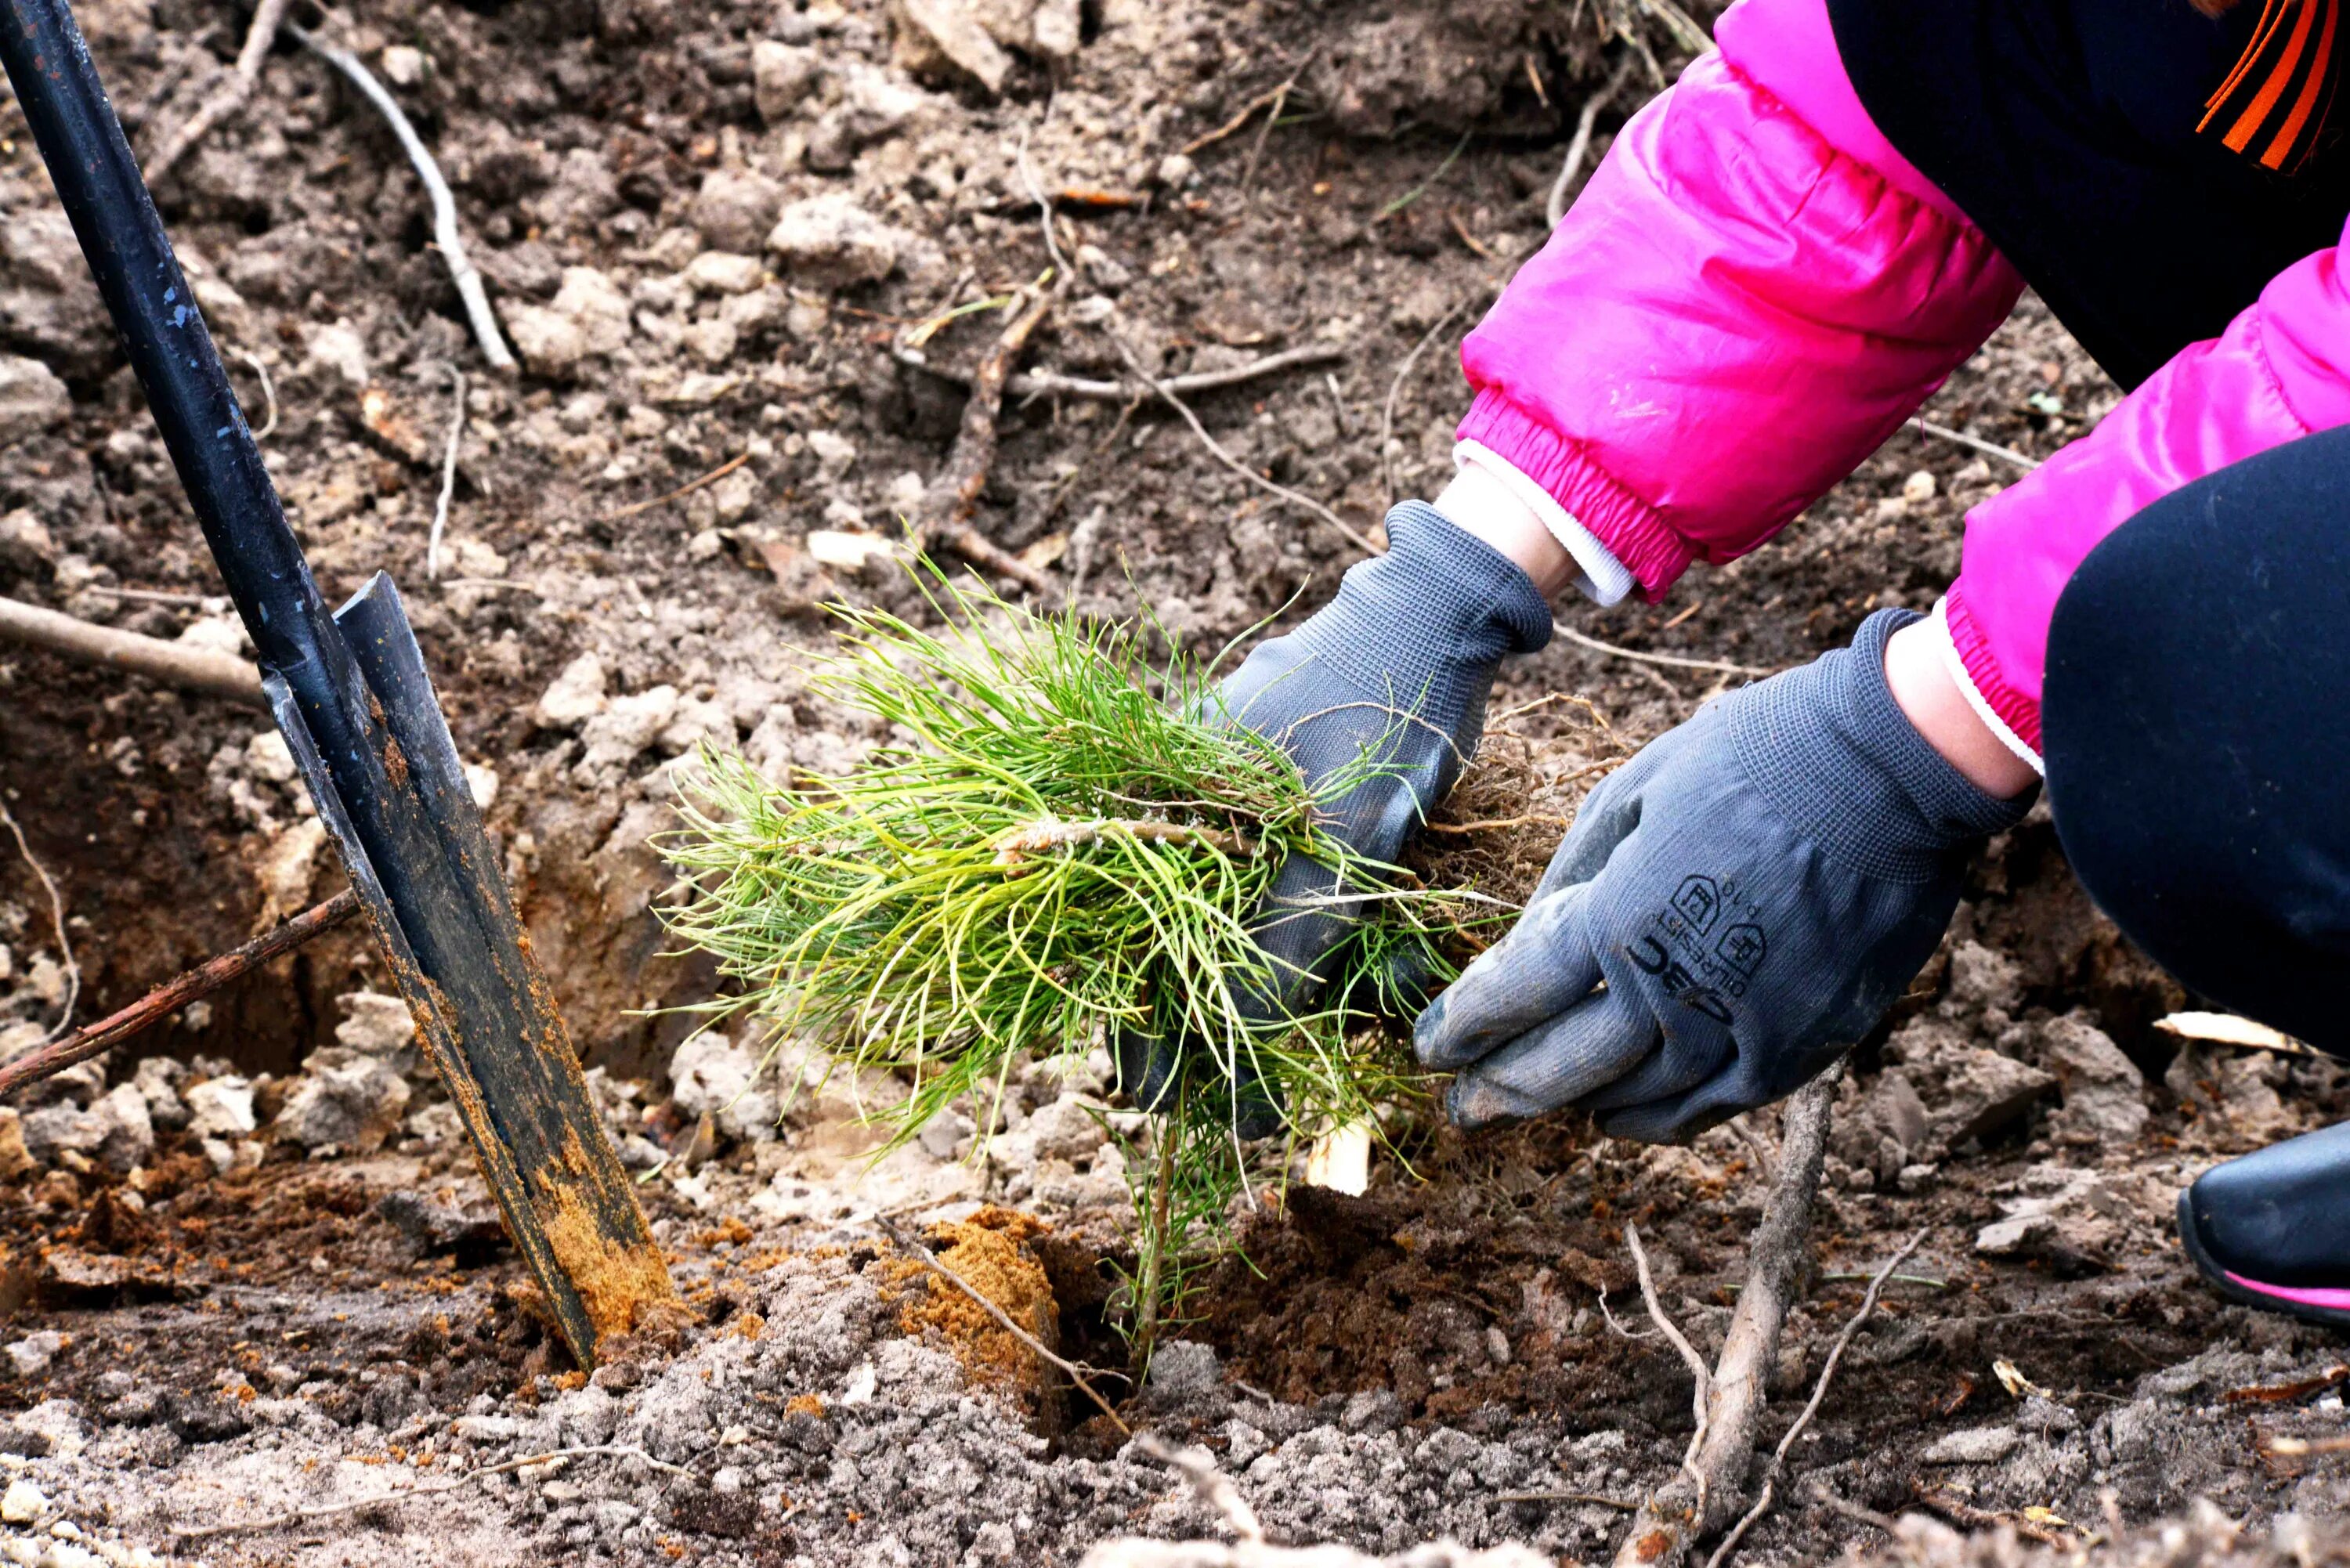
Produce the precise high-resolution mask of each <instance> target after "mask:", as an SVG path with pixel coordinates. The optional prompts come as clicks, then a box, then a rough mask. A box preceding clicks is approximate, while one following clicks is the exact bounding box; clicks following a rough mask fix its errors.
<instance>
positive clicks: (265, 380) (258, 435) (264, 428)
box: [236, 348, 277, 441]
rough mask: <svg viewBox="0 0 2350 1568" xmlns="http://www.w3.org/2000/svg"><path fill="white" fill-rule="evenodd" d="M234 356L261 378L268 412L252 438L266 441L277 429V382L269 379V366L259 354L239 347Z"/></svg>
mask: <svg viewBox="0 0 2350 1568" xmlns="http://www.w3.org/2000/svg"><path fill="white" fill-rule="evenodd" d="M236 357H237V358H240V359H242V360H244V362H245V363H246V364H247V365H249V366H251V367H252V368H253V373H254V374H255V376H257V377H259V378H260V379H261V400H262V402H263V403H264V404H265V406H266V407H267V409H268V410H269V412H268V415H267V417H265V419H263V421H261V428H260V429H259V430H257V431H254V432H253V439H254V440H255V441H267V440H268V439H269V438H270V437H271V436H272V435H275V434H276V431H277V384H276V382H275V381H272V380H271V379H269V367H268V366H266V365H265V364H263V363H262V362H261V357H260V356H259V355H257V354H252V353H248V352H246V351H245V350H244V349H243V348H240V349H238V350H237V351H236Z"/></svg>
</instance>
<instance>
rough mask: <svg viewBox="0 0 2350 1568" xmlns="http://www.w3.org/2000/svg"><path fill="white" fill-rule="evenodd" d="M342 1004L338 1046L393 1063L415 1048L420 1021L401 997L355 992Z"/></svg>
mask: <svg viewBox="0 0 2350 1568" xmlns="http://www.w3.org/2000/svg"><path fill="white" fill-rule="evenodd" d="M338 1002H340V1003H341V1006H342V1009H343V1021H342V1022H341V1023H338V1024H336V1025H335V1044H338V1045H342V1046H345V1047H348V1049H350V1050H353V1051H357V1052H359V1054H361V1055H364V1056H382V1057H386V1058H389V1059H399V1058H402V1057H404V1056H406V1055H407V1054H409V1053H411V1051H412V1050H413V1049H414V1048H415V1045H416V1019H415V1017H414V1015H413V1014H411V1012H409V1011H408V1003H407V1002H404V1001H402V1000H400V998H399V997H397V996H385V995H383V994H382V993H381V992H373V991H354V992H349V993H348V994H347V995H345V996H342V997H340V998H338Z"/></svg>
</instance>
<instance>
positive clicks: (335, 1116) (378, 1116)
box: [276, 1045, 409, 1154]
mask: <svg viewBox="0 0 2350 1568" xmlns="http://www.w3.org/2000/svg"><path fill="white" fill-rule="evenodd" d="M408 1092H409V1091H408V1082H407V1080H406V1079H404V1078H402V1077H401V1076H400V1075H399V1074H398V1073H396V1072H394V1071H393V1070H392V1069H391V1068H390V1066H389V1065H387V1064H384V1063H383V1062H381V1061H380V1060H378V1059H377V1058H375V1057H373V1056H368V1055H362V1054H360V1053H359V1052H357V1051H352V1050H348V1049H346V1048H344V1047H342V1046H338V1045H331V1046H328V1047H327V1048H326V1049H324V1050H320V1051H313V1052H312V1053H311V1054H310V1059H309V1060H308V1061H307V1062H305V1063H303V1064H302V1078H301V1081H300V1082H299V1083H297V1084H296V1085H294V1092H293V1093H292V1094H290V1095H288V1096H286V1108H285V1109H284V1110H282V1111H280V1112H279V1113H278V1114H277V1121H276V1136H277V1137H279V1138H280V1139H281V1140H284V1141H286V1142H290V1143H296V1144H299V1145H301V1146H302V1147H304V1148H307V1149H326V1148H334V1149H338V1150H344V1151H350V1150H358V1151H359V1152H361V1153H370V1154H371V1153H373V1152H374V1151H375V1150H377V1149H379V1148H381V1147H383V1145H384V1140H385V1139H387V1138H389V1137H391V1135H392V1134H393V1133H394V1132H395V1131H397V1130H398V1129H399V1127H400V1116H401V1114H402V1113H403V1112H405V1111H406V1110H407V1109H408Z"/></svg>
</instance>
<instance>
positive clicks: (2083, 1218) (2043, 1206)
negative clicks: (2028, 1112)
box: [1975, 1165, 2129, 1269]
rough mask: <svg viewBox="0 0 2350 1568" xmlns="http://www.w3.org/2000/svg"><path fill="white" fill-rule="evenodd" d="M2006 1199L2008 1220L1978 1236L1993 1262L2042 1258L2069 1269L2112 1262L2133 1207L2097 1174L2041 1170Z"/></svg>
mask: <svg viewBox="0 0 2350 1568" xmlns="http://www.w3.org/2000/svg"><path fill="white" fill-rule="evenodd" d="M2017 1187H2019V1188H2021V1189H2022V1190H2021V1191H2020V1192H2017V1191H2016V1190H2015V1189H2008V1191H2009V1192H2010V1194H2011V1195H2010V1196H2005V1197H2002V1198H2001V1199H2000V1204H1999V1206H2000V1210H2001V1212H2002V1215H2003V1216H2004V1218H2002V1219H1999V1220H1993V1221H1992V1222H1991V1224H1989V1225H1986V1226H1984V1227H1983V1228H1982V1230H1981V1231H1979V1232H1977V1233H1976V1236H1975V1251H1977V1252H1980V1253H1981V1254H1982V1255H1983V1256H1985V1257H1991V1258H2041V1259H2046V1260H2048V1261H2050V1262H2054V1263H2057V1264H2059V1265H2063V1266H2064V1267H2069V1268H2075V1269H2079V1268H2091V1269H2094V1268H2096V1267H2100V1266H2103V1265H2104V1264H2106V1263H2107V1262H2110V1261H2111V1260H2112V1259H2113V1257H2114V1255H2115V1253H2116V1250H2117V1249H2118V1247H2119V1245H2120V1243H2121V1241H2122V1240H2123V1239H2124V1236H2125V1233H2126V1226H2127V1223H2128V1220H2129V1206H2128V1204H2127V1203H2126V1201H2125V1200H2124V1199H2122V1197H2121V1196H2120V1195H2119V1194H2117V1193H2116V1192H2115V1191H2114V1190H2113V1189H2111V1188H2109V1187H2108V1186H2106V1183H2105V1182H2104V1181H2103V1180H2102V1179H2099V1178H2098V1177H2097V1176H2096V1175H2095V1173H2094V1172H2090V1171H2081V1170H2068V1169H2066V1168H2064V1167H2062V1166H2054V1165H2038V1166H2033V1168H2031V1169H2030V1170H2028V1171H2026V1172H2025V1173H2024V1176H2023V1178H2022V1181H2021V1182H2019V1183H2018V1184H2017Z"/></svg>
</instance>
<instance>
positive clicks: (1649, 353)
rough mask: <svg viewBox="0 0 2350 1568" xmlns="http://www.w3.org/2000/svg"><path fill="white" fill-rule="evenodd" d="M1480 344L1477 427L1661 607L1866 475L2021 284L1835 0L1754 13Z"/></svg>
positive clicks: (1614, 153) (1648, 124)
mask: <svg viewBox="0 0 2350 1568" xmlns="http://www.w3.org/2000/svg"><path fill="white" fill-rule="evenodd" d="M1715 36H1716V37H1717V39H1718V40H1719V42H1720V43H1721V49H1720V51H1719V52H1718V53H1715V54H1712V55H1709V56H1707V57H1704V58H1702V59H1700V60H1699V61H1697V62H1696V63H1694V64H1693V65H1691V66H1690V67H1689V68H1688V70H1687V71H1686V72H1684V73H1683V75H1682V77H1681V78H1680V80H1679V82H1678V83H1677V84H1675V86H1674V87H1673V88H1671V89H1670V90H1669V91H1668V92H1666V93H1664V94H1663V95H1662V96H1660V97H1659V98H1658V99H1655V100H1654V101H1653V102H1651V103H1650V104H1649V105H1648V107H1647V108H1646V109H1642V110H1641V111H1640V113H1639V114H1638V115H1636V116H1635V117H1634V118H1633V119H1632V120H1631V122H1630V123H1629V124H1627V126H1626V127H1625V128H1624V130H1623V132H1622V134H1621V135H1619V136H1618V137H1617V140H1616V144H1615V146H1614V147H1613V148H1612V149H1611V150H1610V151H1609V153H1608V156H1607V159H1606V161H1604V162H1603V163H1602V164H1601V165H1600V167H1599V169H1598V171H1597V172H1596V173H1595V174H1594V175H1593V176H1592V179H1591V182H1590V183H1589V185H1588V186H1587V187H1586V189H1585V191H1584V192H1583V194H1582V196H1581V197H1580V199H1579V200H1578V201H1577V202H1575V206H1574V208H1573V209H1572V210H1571V211H1570V212H1569V213H1568V214H1567V217H1566V220H1565V222H1564V223H1561V224H1560V225H1559V227H1558V230H1557V232H1556V233H1555V234H1553V235H1552V237H1551V240H1550V243H1549V244H1548V245H1546V246H1545V247H1544V250H1543V252H1542V254H1539V255H1538V256H1536V257H1535V258H1534V259H1533V260H1532V261H1530V262H1528V263H1527V264H1526V265H1525V266H1524V268H1523V270H1521V271H1520V272H1519V274H1518V275H1517V277H1516V278H1515V279H1514V280H1513V282H1512V283H1511V285H1510V286H1509V288H1508V289H1507V291H1505V292H1504V293H1503V296H1502V298H1501V300H1500V302H1499V303H1498V304H1496V305H1495V306H1494V307H1493V309H1492V312H1491V313H1490V314H1489V315H1488V316H1487V317H1486V318H1485V320H1484V321H1483V323H1482V324H1481V325H1480V326H1479V327H1478V328H1477V330H1476V331H1475V332H1474V333H1472V334H1471V336H1470V338H1469V340H1468V342H1467V344H1466V345H1465V346H1464V348H1463V349H1462V354H1461V358H1462V363H1463V366H1464V368H1465V369H1466V370H1467V371H1468V375H1469V379H1470V381H1471V385H1472V386H1473V387H1474V388H1475V390H1476V400H1475V402H1474V403H1473V405H1472V406H1471V410H1470V412H1469V415H1468V417H1467V419H1466V420H1465V421H1463V422H1462V424H1461V441H1463V442H1471V443H1475V445H1476V446H1477V447H1482V449H1484V450H1485V451H1486V452H1490V453H1492V455H1494V456H1496V457H1498V458H1500V459H1501V460H1502V461H1503V462H1505V463H1507V464H1508V465H1509V466H1511V467H1512V468H1514V469H1515V470H1517V471H1518V472H1520V473H1522V474H1523V475H1525V476H1526V477H1527V478H1528V479H1529V480H1531V481H1532V482H1533V483H1534V484H1536V485H1538V486H1539V487H1540V488H1541V489H1542V490H1543V491H1544V492H1547V493H1549V495H1550V496H1552V497H1553V498H1555V500H1556V501H1557V502H1558V504H1559V505H1560V506H1561V507H1562V508H1564V509H1565V512H1566V514H1568V515H1570V516H1571V517H1572V518H1573V519H1574V520H1575V522H1576V523H1579V524H1581V525H1582V527H1583V528H1585V529H1586V530H1588V531H1589V532H1590V533H1591V534H1592V535H1595V536H1596V538H1597V540H1598V541H1599V543H1600V544H1602V545H1605V546H1607V550H1608V551H1609V552H1610V553H1611V554H1612V555H1613V556H1615V558H1616V559H1617V561H1618V562H1620V563H1622V565H1623V566H1625V567H1627V568H1628V569H1629V571H1630V573H1631V575H1632V576H1633V577H1634V579H1636V580H1637V582H1638V586H1639V588H1640V590H1641V591H1642V593H1643V594H1644V595H1645V596H1647V597H1650V598H1655V597H1659V596H1660V595H1661V594H1663V592H1664V591H1665V589H1666V588H1667V587H1669V586H1670V585H1671V584H1672V582H1673V580H1674V578H1676V577H1678V576H1679V575H1680V574H1681V572H1682V571H1683V570H1684V569H1685V568H1686V567H1687V566H1689V564H1690V562H1691V561H1693V560H1698V559H1704V560H1709V561H1716V562H1719V561H1726V560H1729V559H1731V558H1732V557H1734V556H1739V555H1742V554H1743V553H1744V552H1746V551H1748V550H1750V549H1752V548H1753V547H1754V546H1755V545H1759V544H1761V543H1762V542H1763V540H1765V539H1767V538H1769V537H1770V536H1771V535H1773V534H1774V533H1775V532H1777V531H1778V529H1779V528H1780V527H1781V526H1783V524H1785V523H1786V522H1787V520H1788V519H1790V518H1791V517H1793V516H1794V515H1795V514H1797V513H1798V512H1800V511H1802V510H1803V509H1804V507H1805V506H1807V505H1809V504H1811V503H1812V502H1813V501H1814V500H1816V499H1817V498H1818V497H1819V496H1820V495H1822V494H1823V493H1825V492H1826V491H1827V490H1828V488H1829V487H1830V486H1832V485H1833V484H1835V483H1836V482H1837V481H1839V480H1841V479H1843V478H1844V477H1845V476H1846V474H1848V473H1850V472H1852V470H1853V469H1854V468H1855V467H1856V466H1857V465H1858V464H1859V463H1860V462H1861V461H1862V460H1863V459H1865V458H1866V456H1867V455H1868V453H1869V452H1872V451H1874V450H1875V449H1876V448H1877V445H1878V444H1879V443H1881V442H1882V441H1884V440H1885V438H1886V437H1887V436H1888V435H1890V434H1891V433H1892V432H1893V431H1895V430H1896V429H1898V427H1899V426H1900V424H1901V422H1902V421H1904V420H1905V419H1907V418H1908V416H1909V415H1910V414H1911V413H1912V412H1914V411H1915V410H1916V409H1917V408H1918V405H1919V404H1920V403H1922V402H1923V401H1924V400H1926V399H1927V398H1928V397H1929V395H1930V394H1931V393H1932V392H1933V390H1934V389H1936V388H1937V387H1939V385H1940V384H1941V382H1942V379H1943V378H1945V377H1946V376H1948V375H1949V374H1950V371H1951V370H1952V369H1955V368H1956V367H1957V366H1958V365H1959V364H1960V363H1961V362H1962V361H1963V360H1965V359H1966V358H1967V357H1968V356H1969V355H1970V354H1971V353H1972V352H1973V351H1974V349H1975V348H1977V347H1978V346H1979V345H1980V344H1981V342H1982V340H1983V339H1984V338H1985V337H1988V336H1990V334H1991V329H1992V328H1993V327H1996V326H1998V324H1999V323H2000V322H2001V321H2002V319H2003V318H2004V317H2006V315H2007V313H2008V312H2009V310H2010V309H2012V307H2013V306H2014V303H2015V300H2016V296H2018V295H2019V294H2020V293H2021V292H2022V282H2021V280H2020V279H2019V278H2018V277H2017V275H2016V274H2015V271H2014V269H2013V268H2012V267H2011V266H2010V265H2008V264H2007V262H2006V261H2005V260H2004V259H2003V258H2002V257H2001V256H2000V254H1998V252H1997V251H1996V250H1995V249H1993V247H1992V246H1991V243H1990V242H1989V241H1988V240H1986V239H1985V238H1984V237H1983V236H1982V234H1981V233H1980V232H1979V231H1977V230H1976V229H1975V228H1974V227H1973V226H1972V225H1971V224H1970V223H1967V222H1966V220H1965V219H1964V218H1963V217H1961V216H1960V214H1959V213H1958V212H1957V210H1956V209H1955V208H1953V207H1952V206H1951V205H1950V203H1949V202H1948V201H1947V200H1945V199H1944V198H1942V196H1941V195H1940V193H1939V192H1937V191H1935V190H1934V189H1933V188H1932V186H1930V185H1929V183H1928V182H1926V181H1925V180H1924V179H1922V178H1921V177H1920V176H1918V173H1917V172H1916V171H1914V170H1912V169H1910V167H1909V166H1908V163H1907V162H1906V161H1903V160H1902V159H1901V158H1900V156H1899V155H1898V153H1896V152H1895V151H1893V149H1892V148H1891V146H1890V145H1888V144H1887V142H1886V140H1885V139H1884V137H1883V136H1882V135H1881V134H1880V133H1879V132H1878V131H1877V129H1876V127H1875V126H1874V125H1873V124H1872V123H1871V122H1870V121H1869V119H1868V116H1867V114H1866V112H1865V111H1864V110H1863V109H1862V108H1861V106H1860V102H1859V99H1858V98H1857V97H1856V95H1855V93H1854V92H1853V89H1852V87H1851V84H1850V82H1849V81H1848V80H1847V79H1846V76H1845V71H1844V67H1843V62H1842V61H1841V59H1840V58H1839V57H1838V56H1837V54H1836V49H1835V38H1834V36H1833V34H1832V33H1831V32H1830V30H1829V26H1828V20H1827V13H1826V5H1825V0H1739V4H1737V5H1733V6H1732V7H1731V9H1730V10H1729V11H1728V12H1727V13H1725V14H1724V15H1723V16H1722V17H1721V21H1720V22H1719V24H1718V25H1717V26H1716V29H1715Z"/></svg>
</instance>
